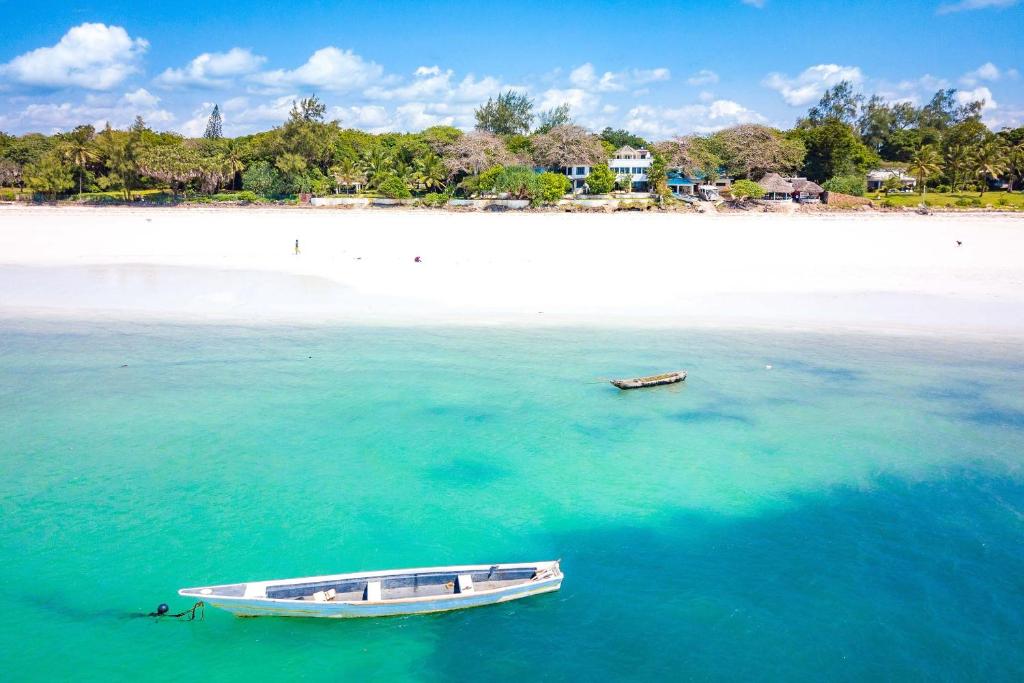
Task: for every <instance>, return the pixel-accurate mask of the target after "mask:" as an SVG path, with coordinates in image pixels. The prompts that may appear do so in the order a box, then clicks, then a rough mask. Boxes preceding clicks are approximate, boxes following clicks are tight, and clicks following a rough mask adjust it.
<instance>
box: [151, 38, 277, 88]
mask: <svg viewBox="0 0 1024 683" xmlns="http://www.w3.org/2000/svg"><path fill="white" fill-rule="evenodd" d="M265 61H267V58H266V57H261V56H260V55H257V54H253V52H252V51H251V50H247V49H245V48H240V47H233V48H231V49H230V50H228V51H227V52H204V53H203V54H201V55H199V56H198V57H196V58H195V59H193V60H192V61H191V62H189V63H188V64H187V65H186V66H184V67H182V68H180V69H167V70H165V71H164V72H163V73H162V74H160V75H159V76H157V78H156V82H157V83H158V84H159V85H163V86H166V87H177V86H193V87H200V88H223V87H227V86H229V85H230V84H231V80H230V79H231V77H235V76H244V75H247V74H251V73H254V72H256V71H257V70H258V69H259V68H260V67H261V66H262V65H263V62H265Z"/></svg>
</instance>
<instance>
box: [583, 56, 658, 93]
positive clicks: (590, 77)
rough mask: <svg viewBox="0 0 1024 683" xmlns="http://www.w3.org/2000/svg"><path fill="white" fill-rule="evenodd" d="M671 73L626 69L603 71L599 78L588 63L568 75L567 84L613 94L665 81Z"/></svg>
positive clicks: (655, 70) (592, 66)
mask: <svg viewBox="0 0 1024 683" xmlns="http://www.w3.org/2000/svg"><path fill="white" fill-rule="evenodd" d="M671 77H672V72H671V71H669V70H668V69H667V68H665V67H658V68H655V69H627V70H625V71H605V72H604V73H603V74H601V75H600V76H598V75H597V71H596V70H595V69H594V65H593V64H591V63H590V62H587V63H586V64H581V65H580V66H578V67H576V68H575V69H573V70H572V71H571V72H570V73H569V82H570V83H571V84H572V85H573V86H575V87H577V88H583V89H586V90H597V91H599V92H613V91H618V90H626V89H627V88H631V87H636V86H638V85H645V84H647V83H657V82H660V81H667V80H669V79H670V78H671Z"/></svg>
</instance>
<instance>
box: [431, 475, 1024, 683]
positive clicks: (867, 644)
mask: <svg viewBox="0 0 1024 683" xmlns="http://www.w3.org/2000/svg"><path fill="white" fill-rule="evenodd" d="M793 502H794V505H792V506H791V507H787V508H786V510H785V511H783V512H780V513H777V514H766V515H763V516H760V517H758V518H754V519H742V520H729V519H723V518H720V517H713V516H709V515H704V514H699V513H680V514H677V515H675V516H673V517H670V518H668V519H666V520H664V522H663V523H661V524H659V525H658V526H656V527H644V526H629V525H624V526H605V527H598V528H593V529H589V530H583V531H579V532H576V533H571V534H567V535H564V536H556V537H554V538H552V539H550V541H548V542H545V543H544V546H545V547H551V548H558V549H559V550H560V551H561V553H562V557H563V561H562V565H563V568H564V570H565V572H566V575H567V578H566V582H565V585H564V586H563V589H562V591H560V592H559V593H556V594H551V595H545V596H539V597H538V598H535V599H531V600H524V601H520V602H514V603H509V604H508V605H503V606H499V607H493V608H487V609H480V610H468V611H465V612H458V613H453V614H449V615H446V616H445V617H444V618H438V619H437V620H436V621H434V622H433V625H434V627H435V628H436V629H437V631H438V634H437V636H438V637H437V640H438V643H439V644H440V645H439V646H438V648H437V649H436V650H435V651H434V652H433V655H432V657H431V662H430V663H431V666H432V669H431V671H430V672H431V674H432V675H431V678H434V679H436V680H492V681H493V680H526V679H544V680H626V679H628V680H680V679H683V680H705V679H712V680H744V679H758V680H763V679H769V680H794V679H796V680H823V679H824V680H834V679H844V680H866V679H868V680H870V679H879V678H884V679H888V680H901V679H912V680H931V679H946V680H948V679H954V680H956V679H999V680H1013V679H1016V680H1020V678H1021V676H1024V592H1022V584H1021V581H1020V578H1019V577H1020V576H1021V575H1022V573H1024V544H1021V543H1019V534H1020V532H1021V530H1022V529H1021V521H1020V520H1021V513H1020V511H1021V510H1022V509H1024V483H1022V482H1021V481H1019V480H1014V479H1011V478H1008V477H1001V476H982V475H977V474H971V473H966V474H964V475H962V476H961V475H957V476H950V478H948V479H944V480H941V481H935V482H925V483H908V482H905V481H902V480H895V479H889V480H882V481H879V482H878V483H877V484H876V485H875V486H874V487H873V488H871V489H870V490H856V489H850V488H842V489H836V490H833V491H831V492H829V493H827V494H823V495H820V496H807V497H804V498H801V499H796V500H794V501H793ZM471 634H472V635H471ZM470 638H471V639H473V640H476V641H478V644H479V647H478V648H474V649H473V651H474V652H475V653H476V654H475V655H474V656H466V648H465V647H464V645H465V644H466V642H467V639H470ZM481 653H486V654H485V656H479V655H480V654H481Z"/></svg>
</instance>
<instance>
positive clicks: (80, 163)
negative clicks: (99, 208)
mask: <svg viewBox="0 0 1024 683" xmlns="http://www.w3.org/2000/svg"><path fill="white" fill-rule="evenodd" d="M90 130H91V126H90ZM77 133H78V131H76V134H73V135H71V136H69V137H68V141H67V142H66V143H64V158H65V159H66V160H67V161H70V162H71V163H72V164H74V165H75V166H77V167H78V196H79V198H81V196H82V183H83V178H84V176H85V167H86V165H87V164H90V163H92V162H94V161H96V159H98V158H99V155H98V154H97V153H96V148H95V146H94V145H93V142H92V136H91V135H85V134H77Z"/></svg>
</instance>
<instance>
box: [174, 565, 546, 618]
mask: <svg viewBox="0 0 1024 683" xmlns="http://www.w3.org/2000/svg"><path fill="white" fill-rule="evenodd" d="M561 587H562V570H561V568H560V567H559V565H558V561H557V560H555V561H551V562H527V563H523V564H479V565H463V566H452V567H425V568H420V569H388V570H385V571H376V572H359V573H355V574H334V575H331V576H307V577H304V578H299V579H281V580H277V581H250V582H248V583H231V584H224V585H220V586H200V587H198V588H182V589H181V590H179V591H178V595H181V596H184V597H187V598H193V599H196V600H202V601H203V602H204V603H206V604H208V605H211V606H213V607H219V608H221V609H225V610H227V611H229V612H232V613H234V614H235V615H236V616H240V617H260V616H275V617H328V618H334V619H341V618H349V617H385V616H393V615H398V614H425V613H428V612H445V611H448V610H454V609H464V608H466V607H480V606H482V605H492V604H495V603H499V602H507V601H508V600H518V599H519V598H525V597H528V596H530V595H538V594H540V593H547V592H550V591H556V590H558V589H559V588H561Z"/></svg>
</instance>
